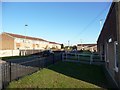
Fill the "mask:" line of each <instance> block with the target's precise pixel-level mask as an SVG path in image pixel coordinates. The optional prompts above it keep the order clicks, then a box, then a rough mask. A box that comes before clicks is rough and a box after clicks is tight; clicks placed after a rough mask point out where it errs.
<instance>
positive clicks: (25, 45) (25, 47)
mask: <svg viewBox="0 0 120 90" xmlns="http://www.w3.org/2000/svg"><path fill="white" fill-rule="evenodd" d="M27 26H28V25H27V24H25V55H26V30H27V29H26V27H27Z"/></svg>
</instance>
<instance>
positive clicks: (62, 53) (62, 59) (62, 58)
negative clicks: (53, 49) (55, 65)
mask: <svg viewBox="0 0 120 90" xmlns="http://www.w3.org/2000/svg"><path fill="white" fill-rule="evenodd" d="M62 61H64V53H62Z"/></svg>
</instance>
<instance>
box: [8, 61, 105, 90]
mask: <svg viewBox="0 0 120 90" xmlns="http://www.w3.org/2000/svg"><path fill="white" fill-rule="evenodd" d="M7 88H102V89H106V88H107V81H106V78H105V75H104V73H103V70H102V67H100V66H96V65H87V64H80V63H72V62H59V63H56V64H54V65H51V66H49V67H48V68H44V69H42V70H41V71H38V72H36V73H34V74H32V75H30V76H26V77H24V78H22V79H19V80H18V81H12V82H11V83H10V84H9V86H8V87H7Z"/></svg>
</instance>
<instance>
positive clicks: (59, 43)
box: [49, 42, 60, 45]
mask: <svg viewBox="0 0 120 90" xmlns="http://www.w3.org/2000/svg"><path fill="white" fill-rule="evenodd" d="M49 43H51V44H59V45H60V43H56V42H49Z"/></svg>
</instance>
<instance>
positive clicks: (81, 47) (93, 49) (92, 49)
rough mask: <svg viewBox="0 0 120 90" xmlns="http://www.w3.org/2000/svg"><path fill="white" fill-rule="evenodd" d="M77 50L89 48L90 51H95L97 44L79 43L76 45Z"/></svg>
mask: <svg viewBox="0 0 120 90" xmlns="http://www.w3.org/2000/svg"><path fill="white" fill-rule="evenodd" d="M77 50H90V51H91V52H94V51H97V45H93V46H89V45H80V46H77Z"/></svg>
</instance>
